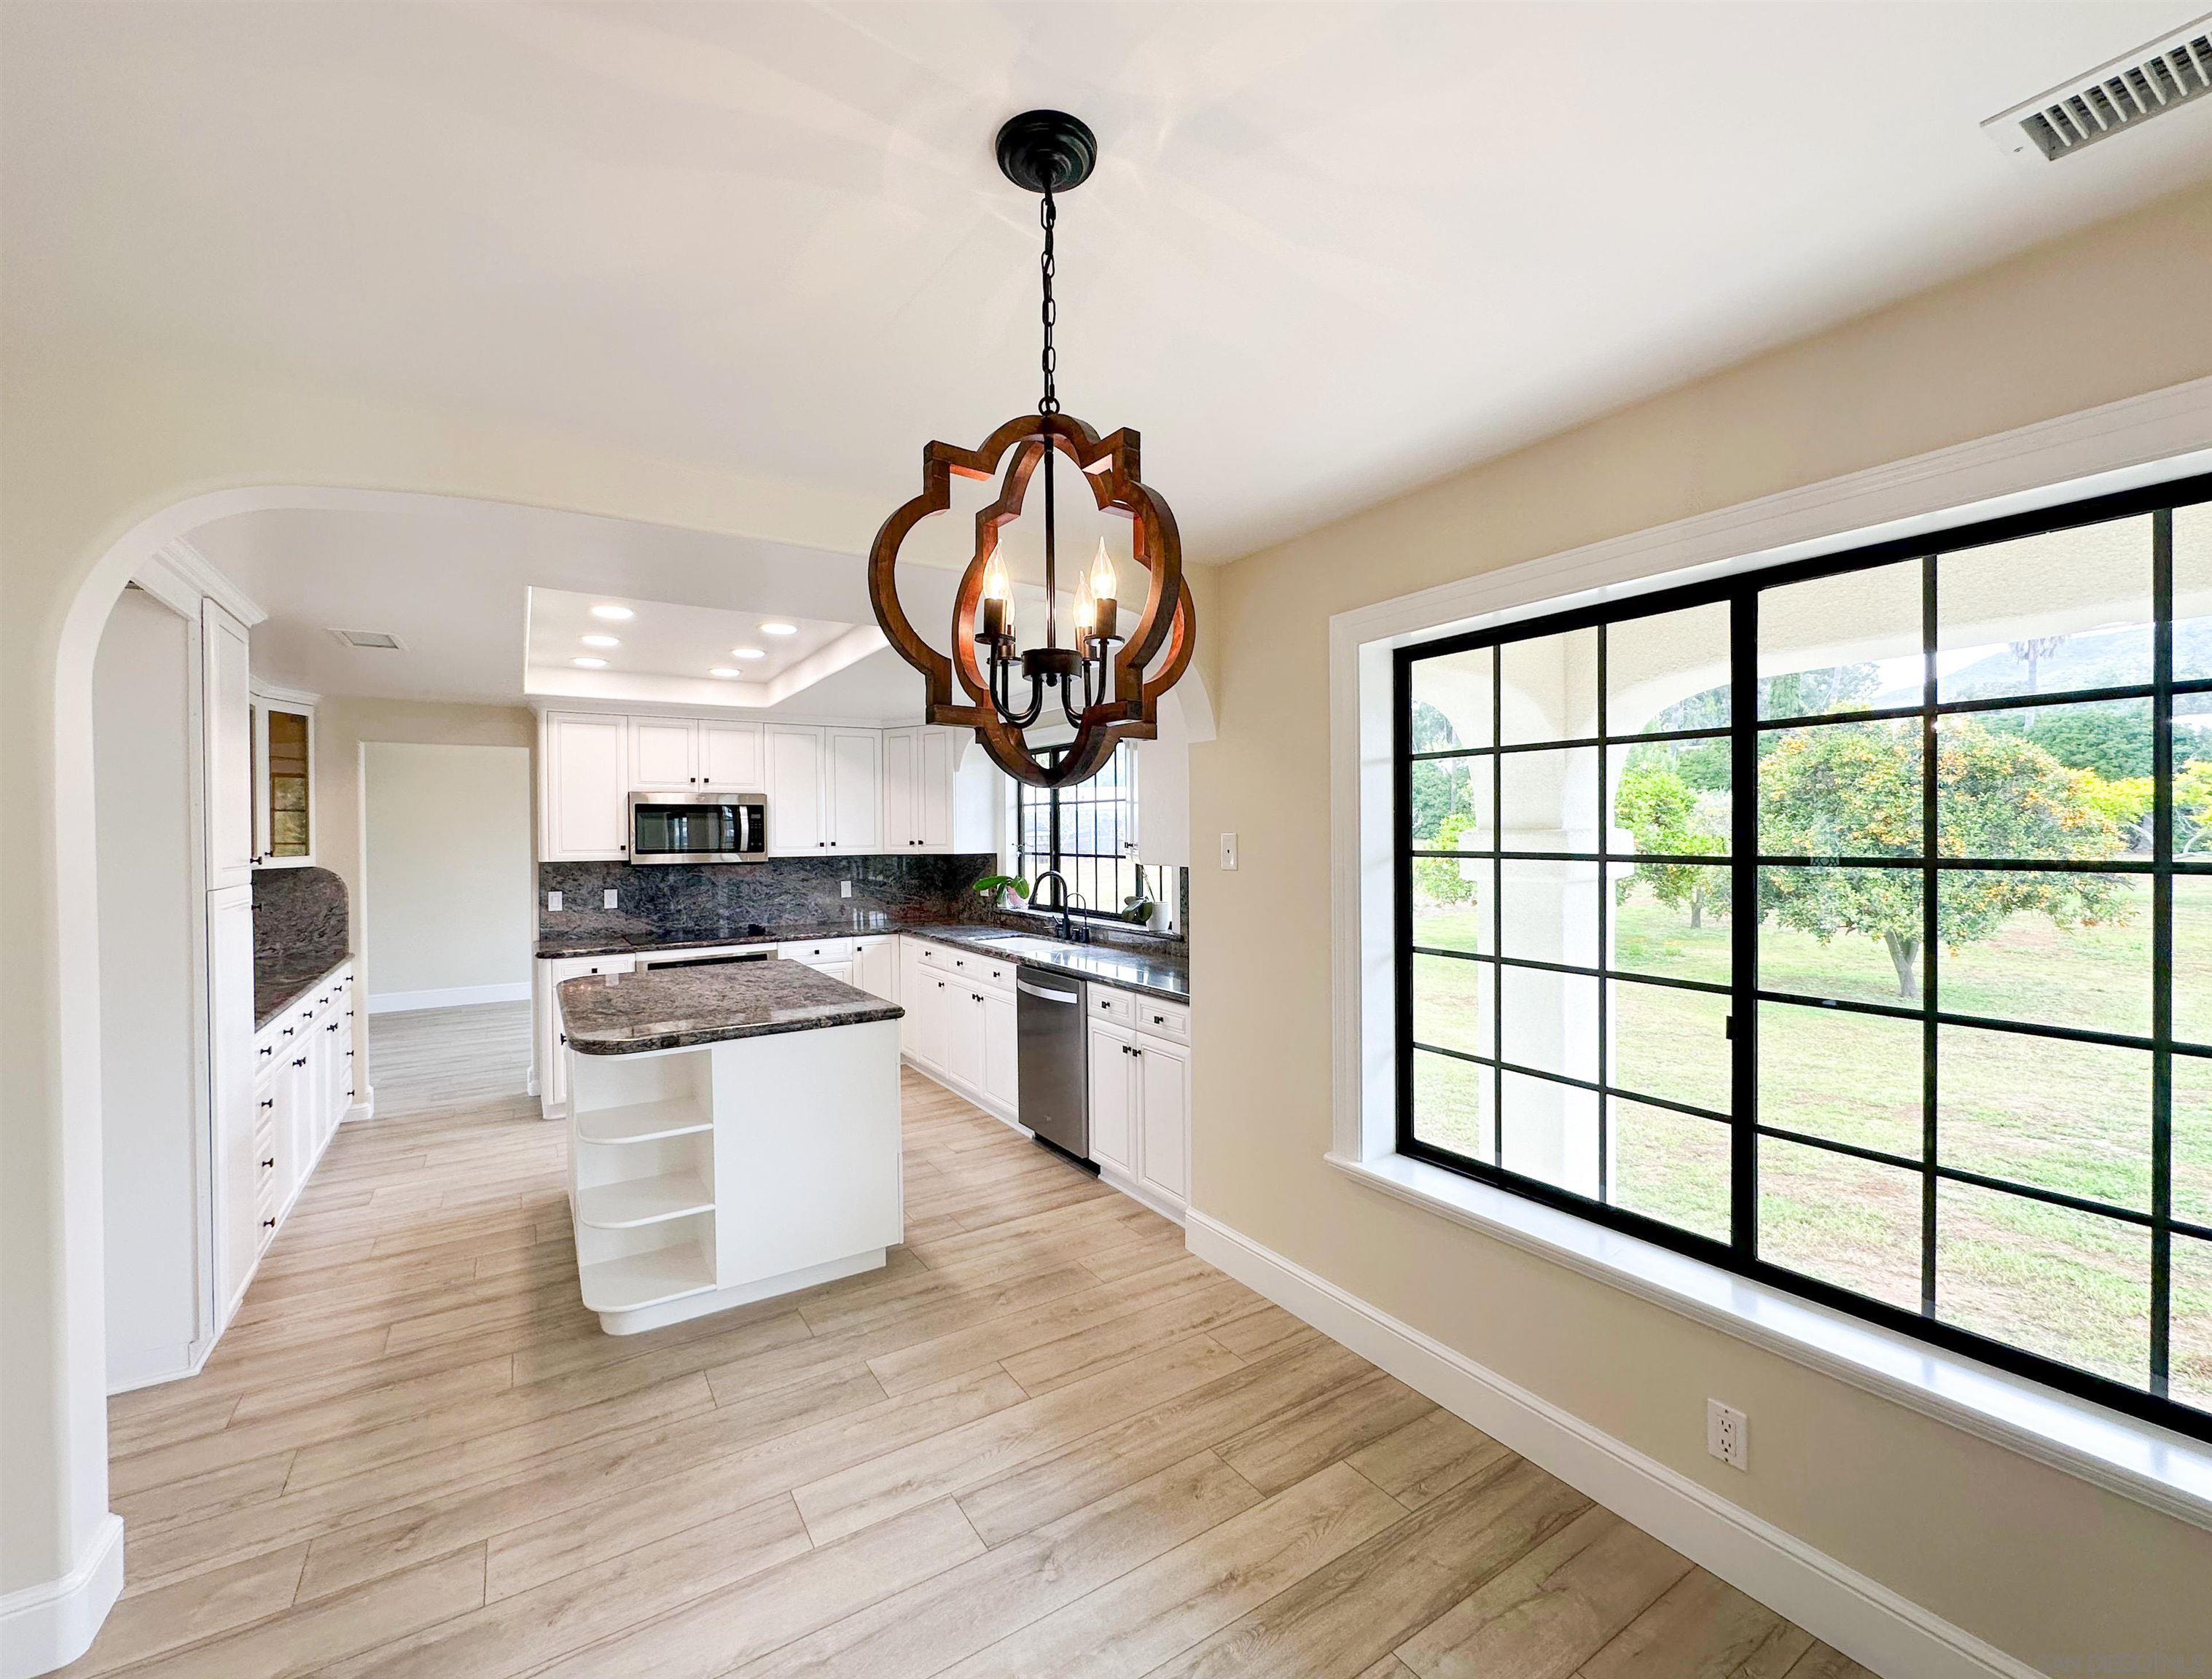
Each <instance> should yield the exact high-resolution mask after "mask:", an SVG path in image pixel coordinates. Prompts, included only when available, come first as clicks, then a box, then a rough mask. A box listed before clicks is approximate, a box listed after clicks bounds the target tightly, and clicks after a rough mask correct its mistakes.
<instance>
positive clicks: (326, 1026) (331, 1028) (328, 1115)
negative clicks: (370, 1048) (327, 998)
mask: <svg viewBox="0 0 2212 1679" xmlns="http://www.w3.org/2000/svg"><path fill="white" fill-rule="evenodd" d="M343 991H344V987H343V986H342V985H338V984H337V981H335V980H333V981H332V982H331V1006H330V1007H329V1008H328V1009H325V1010H324V1011H323V1021H322V1024H321V1025H320V1026H319V1027H317V1029H316V1032H315V1037H316V1039H317V1040H318V1041H319V1045H320V1047H321V1050H322V1056H323V1080H322V1089H321V1091H320V1093H319V1102H318V1106H317V1109H316V1113H315V1122H316V1123H315V1130H316V1137H315V1146H316V1148H317V1149H321V1148H322V1147H323V1146H324V1145H325V1144H326V1143H329V1141H330V1140H331V1132H333V1131H335V1130H337V1128H338V1121H339V1120H341V1119H343V1118H345V1110H346V1094H345V1088H346V1059H345V1050H346V1030H345V1027H346V1021H345V1009H344V1008H343V1006H342V1004H341V1003H340V1001H339V999H340V997H341V996H342V995H343Z"/></svg>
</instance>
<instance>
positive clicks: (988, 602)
mask: <svg viewBox="0 0 2212 1679" xmlns="http://www.w3.org/2000/svg"><path fill="white" fill-rule="evenodd" d="M976 607H977V611H978V614H979V615H980V617H981V624H982V627H981V630H980V631H979V632H978V639H985V638H993V639H995V638H997V637H999V636H1006V635H1012V633H1014V590H1013V585H1012V584H1011V583H1009V582H1008V581H1007V580H1006V562H1005V561H1003V560H1001V559H1000V558H999V556H998V555H995V554H994V555H992V556H991V558H990V561H988V563H987V564H986V565H985V566H984V567H983V592H982V594H981V597H980V598H979V599H978V600H977V602H976Z"/></svg>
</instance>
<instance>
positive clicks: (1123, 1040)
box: [1086, 1018, 1137, 1179]
mask: <svg viewBox="0 0 2212 1679" xmlns="http://www.w3.org/2000/svg"><path fill="white" fill-rule="evenodd" d="M1086 1029H1087V1031H1088V1033H1089V1052H1090V1070H1091V1159H1092V1160H1094V1161H1097V1163H1098V1164H1099V1165H1100V1166H1101V1167H1105V1168H1108V1169H1110V1170H1111V1171H1114V1172H1116V1173H1120V1174H1121V1177H1122V1178H1124V1179H1133V1178H1135V1177H1136V1175H1137V1112H1136V1099H1137V1064H1136V1059H1135V1058H1134V1057H1133V1055H1132V1054H1131V1053H1130V1051H1131V1047H1132V1046H1133V1044H1134V1043H1135V1041H1136V1039H1135V1034H1134V1033H1130V1032H1128V1031H1126V1030H1125V1029H1123V1028H1122V1027H1118V1026H1115V1025H1113V1024H1111V1023H1110V1022H1109V1021H1104V1020H1101V1019H1097V1018H1093V1019H1092V1020H1091V1021H1089V1022H1088V1023H1087V1028H1086Z"/></svg>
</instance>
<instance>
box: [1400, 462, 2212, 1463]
mask: <svg viewBox="0 0 2212 1679" xmlns="http://www.w3.org/2000/svg"><path fill="white" fill-rule="evenodd" d="M1394 705H1395V725H1396V743H1395V773H1396V797H1395V807H1396V820H1397V833H1396V856H1397V865H1396V900H1395V901H1396V916H1397V930H1396V949H1397V957H1396V961H1397V991H1398V1007H1397V1038H1398V1044H1397V1066H1398V1147H1399V1149H1400V1151H1401V1153H1403V1154H1407V1155H1413V1156H1417V1157H1419V1158H1421V1159H1424V1160H1427V1161H1433V1162H1435V1163H1437V1164H1439V1165H1443V1166H1446V1167H1451V1168H1453V1169H1455V1170H1456V1171H1459V1172H1462V1173H1467V1174H1468V1175H1470V1176H1472V1177H1475V1178H1478V1179H1483V1180H1485V1181H1486V1182H1490V1183H1492V1184H1496V1185H1499V1186H1501V1187H1504V1188H1506V1189H1509V1190H1512V1191H1516V1192H1518V1193H1521V1194H1523V1195H1527V1196H1529V1197H1533V1198H1535V1199H1538V1200H1541V1201H1544V1202H1547V1203H1550V1204H1553V1205H1555V1206H1559V1207H1564V1208H1566V1209H1571V1210H1572V1211H1575V1212H1577V1213H1579V1214H1582V1215H1585V1216H1587V1217H1589V1218H1592V1219H1594V1220H1596V1221H1601V1222H1603V1223H1607V1224H1609V1225H1613V1226H1615V1227H1621V1228H1625V1229H1628V1230H1632V1231H1633V1232H1635V1233H1638V1234H1639V1235H1643V1236H1646V1237H1648V1238H1650V1239H1652V1240H1657V1241H1660V1242H1662V1243H1665V1244H1667V1245H1668V1246H1674V1247H1676V1248H1679V1249H1682V1250H1684V1251H1686V1252H1692V1253H1696V1254H1698V1255H1699V1256H1700V1257H1702V1258H1707V1259H1710V1260H1711V1261H1713V1262H1714V1263H1716V1264H1722V1265H1724V1266H1726V1267H1728V1268H1729V1269H1730V1270H1735V1271H1737V1272H1739V1273H1741V1274H1744V1275H1747V1276H1756V1277H1758V1278H1759V1279H1761V1280H1763V1281H1767V1282H1774V1283H1778V1284H1780V1285H1782V1286H1784V1287H1786V1288H1790V1289H1792V1290H1794V1291H1796V1292H1798V1293H1800V1294H1806V1295H1808V1296H1811V1297H1813V1298H1815V1299H1817V1300H1821V1301H1824V1302H1826V1303H1827V1304H1829V1305H1832V1306H1840V1307H1842V1308H1844V1309H1845V1310H1848V1311H1850V1312H1856V1313H1857V1314H1859V1315H1861V1316H1863V1317H1866V1318H1872V1319H1874V1320H1875V1321H1878V1322H1881V1323H1883V1324H1888V1325H1891V1326H1893V1327H1895V1328H1900V1329H1904V1330H1908V1331H1910V1332H1911V1333H1913V1334H1916V1335H1918V1336H1920V1337H1923V1338H1926V1339H1928V1340H1930V1341H1933V1342H1936V1343H1941V1344H1943V1345H1947V1346H1951V1347H1954V1348H1955V1349H1958V1350H1960V1351H1964V1352H1966V1353H1969V1354H1971V1355H1973V1356H1976V1357H1979V1358H1983V1359H1984V1360H1987V1361H1990V1362H1992V1363H1996V1364H1998V1365H2000V1366H2002V1367H2005V1368H2008V1369H2010V1370H2013V1371H2015V1372H2017V1373H2023V1374H2028V1375H2032V1376H2034V1377H2036V1378H2038V1379H2042V1380H2045V1381H2047V1382H2049V1383H2051V1384H2052V1385H2056V1386H2058V1387H2061V1388H2063V1389H2066V1390H2068V1391H2072V1392H2075V1393H2078V1394H2081V1395H2085V1396H2087V1397H2094V1398H2097V1399H2099V1400H2101V1401H2103V1402H2105V1403H2109V1404H2112V1405H2114V1406H2116V1407H2118V1408H2120V1409H2125V1410H2128V1411H2130V1412H2133V1413H2135V1414H2136V1415H2143V1416H2148V1417H2151V1418H2154V1419H2155V1420H2157V1421H2160V1422H2163V1423H2166V1424H2167V1425H2168V1426H2171V1427H2177V1428H2179V1429H2181V1430H2183V1431H2185V1432H2187V1433H2189V1434H2195V1435H2197V1436H2198V1437H2200V1438H2212V478H2200V479H2193V480H2190V481H2188V482H2185V483H2183V484H2180V485H2168V486H2166V487H2164V488H2161V489H2160V490H2158V491H2156V492H2150V493H2136V494H2130V495H2128V496H2124V497H2111V498H2105V499H2103V500H2099V501H2096V502H2091V503H2082V504H2079V505H2076V506H2072V507H2068V508H2062V509H2057V510H2051V511H2046V512H2042V513H2039V514H2036V515H2033V516H2030V517H2023V518H2011V519H2007V520H2004V521H2001V522H1996V523H1991V524H1983V525H1978V526H1975V527H1972V528H1969V529H1963V530H1956V531H1953V532H1949V533H1947V534H1945V535H1943V536H1936V537H1923V538H1919V539H1916V540H1915V541H1913V542H1900V543H1890V544H1886V545H1883V546H1881V547H1875V548H1869V549H1862V550H1859V551H1857V552H1855V553H1850V554H1845V555H1835V556H1829V557H1825V558H1822V559H1820V560H1817V561H1802V562H1797V563H1793V564H1790V565H1788V566H1784V567H1772V568H1769V569H1766V570H1763V571H1756V572H1752V573H1745V574H1742V575H1740V576H1737V577H1735V578H1730V579H1723V580H1720V581H1716V582H1712V583H1707V584H1700V585H1692V586H1690V587H1687V588H1682V589H1677V590H1672V591H1666V592H1663V593H1658V594H1653V595H1649V596H1645V597H1640V598H1638V599H1636V600H1633V601H1630V602H1625V603H1613V604H1609V605H1607V606H1604V607H1601V608H1591V609H1576V610H1572V611H1567V612H1562V613H1559V614H1555V615H1551V616H1548V617H1541V618H1534V619H1529V620H1526V621H1520V622H1516V623H1514V624H1510V625H1508V626H1505V627H1500V628H1497V629H1494V630H1488V631H1484V632H1480V633H1474V634H1469V635H1462V636H1458V637H1455V638H1452V639H1444V640H1438V641H1434V642H1429V643H1425V644H1422V645H1419V646H1413V647H1407V648H1403V649H1401V650H1400V651H1399V652H1398V653H1397V654H1396V656H1395V694H1394Z"/></svg>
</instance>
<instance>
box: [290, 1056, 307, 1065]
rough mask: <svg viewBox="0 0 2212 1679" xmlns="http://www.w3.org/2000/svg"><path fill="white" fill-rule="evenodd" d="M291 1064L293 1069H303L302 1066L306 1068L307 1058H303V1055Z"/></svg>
mask: <svg viewBox="0 0 2212 1679" xmlns="http://www.w3.org/2000/svg"><path fill="white" fill-rule="evenodd" d="M293 1065H294V1066H295V1067H304V1066H306V1065H307V1057H306V1056H304V1055H303V1056H301V1057H300V1058H299V1059H297V1060H296V1061H295V1062H293Z"/></svg>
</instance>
